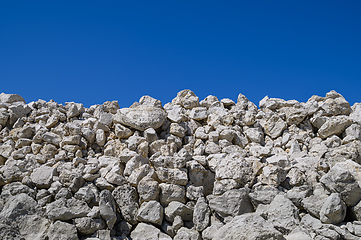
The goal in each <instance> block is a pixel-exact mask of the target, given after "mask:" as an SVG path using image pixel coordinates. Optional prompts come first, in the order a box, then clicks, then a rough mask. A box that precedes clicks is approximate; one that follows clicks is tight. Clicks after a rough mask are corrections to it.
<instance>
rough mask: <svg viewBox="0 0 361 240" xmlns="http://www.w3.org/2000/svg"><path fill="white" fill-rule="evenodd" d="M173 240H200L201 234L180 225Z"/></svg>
mask: <svg viewBox="0 0 361 240" xmlns="http://www.w3.org/2000/svg"><path fill="white" fill-rule="evenodd" d="M173 240H201V235H200V234H199V232H197V231H196V230H195V229H188V228H186V227H181V228H180V229H179V230H178V232H177V234H176V235H175V236H174V238H173Z"/></svg>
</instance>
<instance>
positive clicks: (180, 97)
mask: <svg viewBox="0 0 361 240" xmlns="http://www.w3.org/2000/svg"><path fill="white" fill-rule="evenodd" d="M172 104H176V105H181V106H182V107H184V108H186V109H192V108H194V107H198V105H199V98H198V97H197V96H196V95H195V94H194V92H192V91H191V90H189V89H186V90H182V91H180V92H179V93H177V97H176V98H174V99H173V100H172Z"/></svg>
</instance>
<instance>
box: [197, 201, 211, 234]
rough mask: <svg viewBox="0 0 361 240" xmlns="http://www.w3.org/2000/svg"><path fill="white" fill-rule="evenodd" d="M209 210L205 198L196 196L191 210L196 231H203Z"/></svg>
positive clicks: (206, 224)
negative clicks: (196, 198) (195, 201)
mask: <svg viewBox="0 0 361 240" xmlns="http://www.w3.org/2000/svg"><path fill="white" fill-rule="evenodd" d="M210 214H211V211H210V209H209V207H208V204H207V202H206V199H205V198H203V197H200V198H198V200H197V203H196V205H195V206H194V212H193V223H194V226H195V229H196V230H197V231H200V232H201V231H203V230H204V229H205V228H206V227H207V226H208V224H209V220H210Z"/></svg>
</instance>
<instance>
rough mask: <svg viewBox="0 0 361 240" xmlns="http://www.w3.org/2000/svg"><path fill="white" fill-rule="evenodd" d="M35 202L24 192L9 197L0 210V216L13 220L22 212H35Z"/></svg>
mask: <svg viewBox="0 0 361 240" xmlns="http://www.w3.org/2000/svg"><path fill="white" fill-rule="evenodd" d="M36 213H37V202H36V201H35V200H34V199H33V198H31V197H29V195H27V194H25V193H20V194H17V195H15V196H12V197H10V198H9V199H8V200H7V202H6V203H5V205H4V208H3V209H2V211H1V212H0V217H4V218H6V219H10V220H12V221H15V220H16V219H17V218H18V217H20V216H22V215H24V214H36Z"/></svg>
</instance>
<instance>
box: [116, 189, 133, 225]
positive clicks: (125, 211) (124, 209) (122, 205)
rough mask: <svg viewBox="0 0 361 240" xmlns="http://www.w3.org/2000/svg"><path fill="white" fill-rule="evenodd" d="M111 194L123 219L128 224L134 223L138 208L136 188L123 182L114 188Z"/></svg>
mask: <svg viewBox="0 0 361 240" xmlns="http://www.w3.org/2000/svg"><path fill="white" fill-rule="evenodd" d="M112 195H113V197H114V200H115V202H116V203H117V205H118V207H119V210H120V212H121V214H122V215H123V217H124V219H125V220H126V221H127V222H129V223H130V224H136V223H137V212H138V209H139V205H138V194H137V190H136V189H135V188H134V187H132V186H130V185H129V184H124V185H122V186H119V187H117V188H115V189H114V191H113V192H112Z"/></svg>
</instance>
